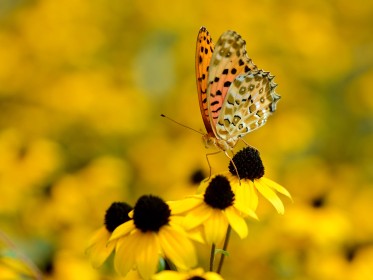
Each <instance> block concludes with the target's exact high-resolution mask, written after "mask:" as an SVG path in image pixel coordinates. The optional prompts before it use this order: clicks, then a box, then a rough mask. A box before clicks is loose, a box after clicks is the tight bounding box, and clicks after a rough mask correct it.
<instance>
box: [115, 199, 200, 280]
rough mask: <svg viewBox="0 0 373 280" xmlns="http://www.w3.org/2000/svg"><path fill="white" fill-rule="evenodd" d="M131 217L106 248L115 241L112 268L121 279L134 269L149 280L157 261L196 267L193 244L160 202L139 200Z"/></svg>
mask: <svg viewBox="0 0 373 280" xmlns="http://www.w3.org/2000/svg"><path fill="white" fill-rule="evenodd" d="M130 216H132V217H133V219H132V220H129V221H128V222H126V223H124V224H123V225H120V226H119V227H117V228H116V229H115V230H114V232H113V234H112V236H111V238H110V240H109V245H110V244H111V242H116V249H115V257H114V266H115V269H116V270H117V272H118V273H119V274H120V275H121V276H125V275H126V274H127V273H128V272H129V270H130V269H132V268H135V269H137V271H138V273H139V274H140V276H141V277H142V278H143V279H149V278H150V277H151V276H152V275H153V274H155V273H156V271H157V268H158V263H159V260H160V258H164V259H166V260H167V261H169V262H171V263H172V264H174V265H175V266H176V267H178V268H180V269H188V268H190V267H192V266H195V265H196V263H197V261H196V253H195V250H194V247H193V244H192V242H191V241H190V240H189V239H188V237H187V235H186V233H185V231H184V230H183V229H182V228H181V227H180V226H179V225H178V224H177V223H175V222H174V221H173V216H172V215H171V210H170V208H169V206H168V205H167V204H166V203H165V202H164V201H163V200H162V199H160V198H158V197H156V196H151V195H144V196H142V197H140V198H139V200H138V201H137V203H136V205H135V207H134V210H133V211H132V212H131V213H130Z"/></svg>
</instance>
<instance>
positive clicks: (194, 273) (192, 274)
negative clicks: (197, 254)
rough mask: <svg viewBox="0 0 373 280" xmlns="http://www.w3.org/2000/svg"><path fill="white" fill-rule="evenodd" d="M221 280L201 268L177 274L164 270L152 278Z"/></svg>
mask: <svg viewBox="0 0 373 280" xmlns="http://www.w3.org/2000/svg"><path fill="white" fill-rule="evenodd" d="M191 279H196V280H197V279H198V280H223V278H222V277H221V276H220V275H219V274H217V273H215V272H211V271H209V272H204V271H203V269H202V268H196V269H193V270H190V271H188V272H178V271H171V270H164V271H162V272H160V273H158V274H156V275H154V276H153V277H152V280H191Z"/></svg>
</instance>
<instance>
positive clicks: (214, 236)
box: [170, 175, 257, 244]
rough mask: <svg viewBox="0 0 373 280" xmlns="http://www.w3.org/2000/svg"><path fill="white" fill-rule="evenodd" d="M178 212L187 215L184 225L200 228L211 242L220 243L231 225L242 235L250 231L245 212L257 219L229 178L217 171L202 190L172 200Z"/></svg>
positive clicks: (172, 206) (189, 228)
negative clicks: (239, 197)
mask: <svg viewBox="0 0 373 280" xmlns="http://www.w3.org/2000/svg"><path fill="white" fill-rule="evenodd" d="M170 206H171V208H172V210H173V212H174V213H175V214H179V215H185V218H184V221H183V226H184V227H185V228H186V229H187V230H188V231H191V232H194V231H195V230H196V229H200V230H201V231H202V232H203V237H204V239H205V241H206V242H207V243H208V244H219V243H220V242H221V241H222V240H223V238H224V237H225V234H226V232H227V228H228V225H230V226H231V227H232V229H233V230H234V231H235V232H236V233H237V234H238V235H239V236H240V237H241V238H244V237H246V236H247V234H248V228H247V224H246V222H245V220H244V217H245V216H251V217H253V218H255V219H257V216H256V214H255V212H254V211H252V210H251V209H250V208H249V207H243V204H241V205H238V204H237V201H236V199H235V194H234V192H233V191H232V188H231V185H230V183H229V181H228V179H227V178H226V177H224V176H221V175H217V176H215V177H214V178H212V179H211V181H210V182H209V185H208V187H207V188H206V191H205V192H204V193H203V194H196V195H192V196H190V197H187V198H185V199H183V200H181V201H173V202H170Z"/></svg>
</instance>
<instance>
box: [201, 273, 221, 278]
mask: <svg viewBox="0 0 373 280" xmlns="http://www.w3.org/2000/svg"><path fill="white" fill-rule="evenodd" d="M203 278H204V279H206V280H223V277H221V276H220V275H219V274H217V273H215V272H206V273H205V274H204V275H203Z"/></svg>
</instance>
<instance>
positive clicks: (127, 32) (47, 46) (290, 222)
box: [0, 0, 373, 280]
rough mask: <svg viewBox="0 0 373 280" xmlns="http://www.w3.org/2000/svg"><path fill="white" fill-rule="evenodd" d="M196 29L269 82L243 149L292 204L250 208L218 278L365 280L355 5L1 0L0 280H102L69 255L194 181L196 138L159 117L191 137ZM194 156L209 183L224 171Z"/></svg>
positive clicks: (361, 29) (372, 50) (367, 15)
mask: <svg viewBox="0 0 373 280" xmlns="http://www.w3.org/2000/svg"><path fill="white" fill-rule="evenodd" d="M202 25H203V26H206V27H207V29H208V30H209V31H210V33H211V35H212V37H213V39H214V40H215V42H216V41H217V40H218V38H219V36H220V34H221V33H222V32H224V31H226V30H228V29H231V30H235V31H237V32H238V33H239V34H241V35H242V37H243V38H244V39H245V40H246V42H247V51H248V54H249V55H250V57H251V58H252V59H253V61H254V62H255V63H256V64H257V66H258V67H259V68H262V69H264V70H267V71H270V72H271V73H272V74H274V75H275V76H276V78H275V81H276V82H277V83H278V88H277V92H278V93H279V94H280V95H281V96H282V99H281V100H280V102H279V103H278V107H277V112H276V113H275V114H274V115H273V116H272V117H270V118H269V120H268V122H267V124H266V125H265V126H264V127H262V128H261V129H259V130H257V131H255V132H253V133H251V134H249V135H248V136H246V138H245V140H246V141H247V142H249V143H250V144H251V145H253V146H254V147H256V148H257V149H258V150H259V151H260V152H261V155H262V159H263V163H264V165H265V167H266V176H267V177H268V178H271V179H273V180H275V181H277V182H278V183H280V184H282V185H283V186H285V187H286V188H287V189H288V190H289V191H290V192H291V194H292V195H293V198H294V203H291V202H290V201H287V200H284V201H285V206H286V212H285V215H284V216H279V215H277V214H276V213H275V210H274V209H272V208H271V207H270V206H269V203H268V202H266V201H264V200H262V201H260V202H261V204H260V207H259V213H258V215H259V217H260V222H252V221H250V222H249V227H250V229H251V233H250V234H249V236H248V238H247V239H245V240H239V238H238V237H237V236H235V235H233V236H232V239H231V243H230V247H229V251H230V257H229V258H228V259H227V261H226V263H225V266H224V269H223V276H224V277H225V278H226V279H250V280H256V279H258V280H259V279H262V280H263V279H280V280H282V279H299V280H300V279H302V280H305V279H307V280H308V279H318V280H319V279H321V280H323V279H325V280H333V279H338V280H339V279H373V273H372V267H373V222H372V219H371V217H370V216H371V214H372V213H373V183H372V182H373V180H372V179H373V164H372V157H373V148H372V143H373V133H372V131H373V122H372V115H373V114H372V112H373V110H372V109H373V95H372V81H373V36H372V34H373V2H372V1H366V0H355V1H348V0H336V1H324V0H316V1H312V0H305V1H295V0H293V1H291V0H289V1H274V0H264V1H244V0H230V1H221V0H218V1H216V0H215V1H211V0H209V1H197V0H193V1H184V2H182V1H180V2H179V1H170V0H159V1H129V0H127V1H126V0H125V1H119V0H114V1H104V0H93V1H92V0H91V1H88V0H66V1H50V0H1V1H0V112H1V114H0V229H1V232H2V235H4V236H2V237H1V240H0V252H1V256H2V260H0V279H4V278H5V275H6V276H9V275H11V274H12V273H11V272H10V271H9V269H7V268H9V266H8V265H7V262H6V259H7V258H10V259H12V258H13V259H15V260H17V259H18V257H17V255H14V252H18V253H22V254H24V255H25V256H27V258H29V259H30V260H31V261H32V262H34V263H35V264H36V265H37V266H38V268H39V269H40V270H41V272H42V273H43V275H44V276H45V278H46V279H61V280H62V279H63V280H66V279H117V278H118V277H117V276H115V273H113V271H112V270H111V266H109V265H107V266H105V267H103V268H102V269H101V270H94V269H93V268H91V266H90V264H89V262H88V259H87V257H86V256H85V254H84V251H85V246H86V242H87V240H88V239H89V237H90V236H91V234H92V233H93V231H94V230H96V229H97V228H98V227H100V226H101V225H102V222H103V216H104V213H105V210H106V209H107V208H108V207H109V206H110V204H111V203H112V202H114V201H127V202H129V203H134V202H135V201H136V199H137V198H138V197H139V196H140V195H142V194H149V193H151V194H155V195H159V196H161V197H162V198H164V199H165V200H176V199H180V198H182V197H183V196H184V195H186V194H191V193H193V192H194V191H195V189H196V186H197V185H196V183H195V181H197V180H196V179H198V178H199V177H200V175H201V173H202V174H204V176H207V175H208V171H209V169H208V166H207V163H206V160H205V154H206V153H207V152H208V151H207V150H206V149H205V147H204V146H203V144H202V141H201V139H200V135H198V134H196V133H193V132H191V131H190V130H187V129H184V128H182V127H180V126H177V125H175V124H174V123H172V122H169V121H167V120H165V119H163V118H161V117H159V115H160V114H161V113H164V114H166V115H168V116H170V117H172V118H174V119H175V120H178V121H180V122H181V123H183V124H186V125H188V126H191V127H193V128H195V129H197V130H201V131H204V127H203V122H202V119H201V116H200V111H199V107H198V106H199V105H198V100H197V91H196V85H195V73H194V52H195V40H196V37H197V33H198V30H199V28H200V27H201V26H202ZM238 149H239V147H237V150H238ZM212 151H213V150H209V152H212ZM210 160H211V164H212V166H213V172H218V171H224V170H226V167H227V165H228V163H229V161H228V159H227V158H226V157H225V156H224V155H222V154H221V155H216V156H212V157H210ZM199 249H200V250H199V251H200V260H201V262H202V263H204V262H205V261H206V259H207V257H208V255H209V252H208V249H207V248H204V247H200V248H199ZM13 271H17V269H13ZM7 273H8V274H7ZM1 274H3V275H2V276H1ZM134 275H135V274H134ZM134 275H130V276H129V278H131V277H132V278H131V279H135V276H134ZM13 276H14V275H13ZM14 277H15V278H8V279H21V278H16V276H14ZM22 279H23V278H22Z"/></svg>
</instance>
